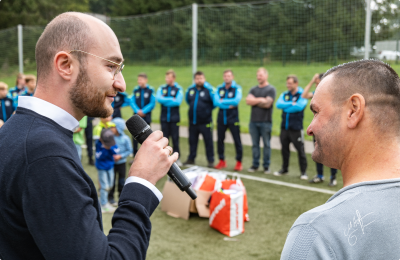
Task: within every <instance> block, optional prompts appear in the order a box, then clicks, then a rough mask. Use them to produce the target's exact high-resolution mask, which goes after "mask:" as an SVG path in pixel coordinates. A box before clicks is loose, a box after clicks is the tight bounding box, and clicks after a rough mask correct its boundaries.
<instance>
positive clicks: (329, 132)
mask: <svg viewBox="0 0 400 260" xmlns="http://www.w3.org/2000/svg"><path fill="white" fill-rule="evenodd" d="M339 123H340V120H339V116H338V115H335V116H334V117H333V118H332V119H331V120H329V123H328V124H327V125H326V126H324V127H323V130H321V132H319V133H318V134H317V135H315V134H314V138H315V150H314V152H313V153H312V155H311V158H312V159H313V161H315V162H317V163H321V164H323V165H325V166H328V167H330V168H334V169H338V165H337V164H338V163H337V162H338V160H337V159H338V157H339V156H340V155H339V149H338V148H339V147H340V144H339V138H340V133H339V129H340V127H339Z"/></svg>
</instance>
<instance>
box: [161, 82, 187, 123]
mask: <svg viewBox="0 0 400 260" xmlns="http://www.w3.org/2000/svg"><path fill="white" fill-rule="evenodd" d="M156 100H157V102H158V103H160V104H161V118H160V121H161V122H168V123H177V122H180V121H181V118H180V114H179V106H180V104H181V103H182V100H183V90H182V87H181V86H179V84H178V83H176V82H175V83H174V85H173V86H168V85H167V84H164V85H161V86H160V87H159V88H158V90H157V95H156Z"/></svg>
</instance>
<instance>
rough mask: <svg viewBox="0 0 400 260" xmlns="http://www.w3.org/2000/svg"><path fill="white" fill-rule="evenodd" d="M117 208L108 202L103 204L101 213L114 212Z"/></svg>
mask: <svg viewBox="0 0 400 260" xmlns="http://www.w3.org/2000/svg"><path fill="white" fill-rule="evenodd" d="M116 209H117V208H115V207H113V206H112V205H111V204H110V203H108V202H107V204H106V205H104V206H101V213H114V211H115V210H116Z"/></svg>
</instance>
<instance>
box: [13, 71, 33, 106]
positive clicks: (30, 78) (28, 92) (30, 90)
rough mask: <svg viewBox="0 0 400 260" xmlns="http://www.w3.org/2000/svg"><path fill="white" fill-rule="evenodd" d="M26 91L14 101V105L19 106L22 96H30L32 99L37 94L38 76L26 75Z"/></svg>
mask: <svg viewBox="0 0 400 260" xmlns="http://www.w3.org/2000/svg"><path fill="white" fill-rule="evenodd" d="M25 85H26V88H25V91H23V92H21V93H20V94H19V95H18V96H16V98H15V99H14V104H17V105H18V97H19V96H21V97H23V96H28V97H32V96H33V94H35V88H36V76H35V75H25Z"/></svg>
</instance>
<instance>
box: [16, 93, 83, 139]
mask: <svg viewBox="0 0 400 260" xmlns="http://www.w3.org/2000/svg"><path fill="white" fill-rule="evenodd" d="M18 107H22V108H26V109H29V110H32V111H33V112H36V113H38V114H39V115H42V116H44V117H47V118H50V119H51V120H53V121H55V122H56V123H57V124H59V125H60V126H62V127H64V128H65V129H68V130H70V131H72V132H75V130H76V129H78V127H79V122H78V120H76V118H75V117H73V116H72V115H71V114H70V113H68V112H67V111H65V110H64V109H62V108H60V107H58V106H56V105H54V104H52V103H49V102H47V101H44V100H43V99H40V98H37V97H28V96H20V97H18Z"/></svg>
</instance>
